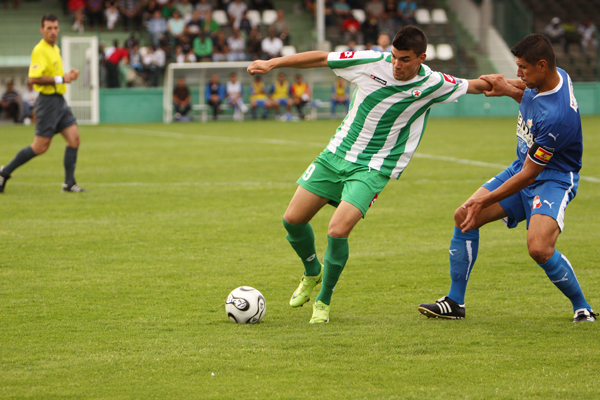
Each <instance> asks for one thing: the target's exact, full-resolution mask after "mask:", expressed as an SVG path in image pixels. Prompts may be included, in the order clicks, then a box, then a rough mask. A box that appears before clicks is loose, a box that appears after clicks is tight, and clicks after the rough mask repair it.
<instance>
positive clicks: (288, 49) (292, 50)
mask: <svg viewBox="0 0 600 400" xmlns="http://www.w3.org/2000/svg"><path fill="white" fill-rule="evenodd" d="M292 54H296V47H294V46H283V49H282V50H281V55H282V56H290V55H292Z"/></svg>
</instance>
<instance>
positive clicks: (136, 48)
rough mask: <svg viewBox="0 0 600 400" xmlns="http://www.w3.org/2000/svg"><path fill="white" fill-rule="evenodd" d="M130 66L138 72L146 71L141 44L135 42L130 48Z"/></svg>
mask: <svg viewBox="0 0 600 400" xmlns="http://www.w3.org/2000/svg"><path fill="white" fill-rule="evenodd" d="M128 49H129V66H130V67H131V68H133V69H135V70H136V71H137V72H139V73H142V72H143V71H144V65H143V64H142V55H141V54H140V45H139V44H137V43H136V44H135V45H133V46H132V47H131V48H129V47H128Z"/></svg>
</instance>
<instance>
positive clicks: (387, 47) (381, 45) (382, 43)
mask: <svg viewBox="0 0 600 400" xmlns="http://www.w3.org/2000/svg"><path fill="white" fill-rule="evenodd" d="M371 50H373V51H381V52H386V53H391V51H392V45H391V44H390V35H388V34H387V33H380V34H379V36H378V37H377V46H373V47H372V48H371Z"/></svg>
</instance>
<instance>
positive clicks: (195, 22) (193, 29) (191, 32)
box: [185, 11, 202, 43]
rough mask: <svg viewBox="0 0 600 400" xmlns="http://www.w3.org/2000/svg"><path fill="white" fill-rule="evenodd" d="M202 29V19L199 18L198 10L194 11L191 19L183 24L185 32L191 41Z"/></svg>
mask: <svg viewBox="0 0 600 400" xmlns="http://www.w3.org/2000/svg"><path fill="white" fill-rule="evenodd" d="M201 31H202V20H201V19H200V11H194V14H192V19H191V20H190V22H188V23H187V24H186V26H185V33H186V34H187V35H188V36H189V37H190V40H191V41H192V43H194V40H195V39H196V37H198V35H200V32H201Z"/></svg>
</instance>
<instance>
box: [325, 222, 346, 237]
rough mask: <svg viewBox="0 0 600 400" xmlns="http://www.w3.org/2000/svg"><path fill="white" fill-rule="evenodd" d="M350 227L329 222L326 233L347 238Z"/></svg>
mask: <svg viewBox="0 0 600 400" xmlns="http://www.w3.org/2000/svg"><path fill="white" fill-rule="evenodd" d="M351 230H352V229H351V228H348V227H346V226H343V225H340V224H330V225H329V229H327V234H328V235H329V236H331V237H334V238H347V237H348V236H350V231H351Z"/></svg>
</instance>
